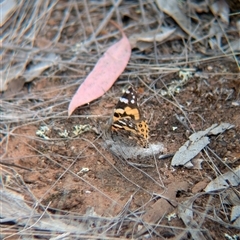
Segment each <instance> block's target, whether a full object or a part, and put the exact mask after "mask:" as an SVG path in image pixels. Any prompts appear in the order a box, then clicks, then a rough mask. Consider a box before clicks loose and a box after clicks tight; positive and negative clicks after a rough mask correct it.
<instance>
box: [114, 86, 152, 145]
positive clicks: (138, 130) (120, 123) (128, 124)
mask: <svg viewBox="0 0 240 240" xmlns="http://www.w3.org/2000/svg"><path fill="white" fill-rule="evenodd" d="M111 133H112V138H113V140H114V141H119V140H120V142H122V143H124V144H126V145H131V146H135V145H140V146H141V147H144V148H146V147H148V138H149V128H148V124H147V122H146V120H144V119H143V117H142V114H141V112H140V109H139V106H138V102H137V94H136V92H135V90H134V89H133V88H132V87H129V88H128V89H127V90H126V91H125V93H124V94H123V96H122V97H121V98H120V99H119V101H118V103H117V105H116V108H115V109H114V113H113V118H112V124H111Z"/></svg>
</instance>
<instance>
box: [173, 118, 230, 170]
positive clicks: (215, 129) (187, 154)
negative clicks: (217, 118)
mask: <svg viewBox="0 0 240 240" xmlns="http://www.w3.org/2000/svg"><path fill="white" fill-rule="evenodd" d="M233 127H234V125H232V124H230V123H221V124H213V125H212V126H211V127H209V128H207V129H206V130H204V131H198V132H196V133H193V134H192V135H191V136H190V137H189V140H188V141H187V142H185V144H184V145H183V146H181V147H180V148H179V150H178V151H177V152H176V153H175V155H174V156H173V159H172V161H171V165H172V166H184V165H185V166H186V164H187V163H188V162H189V161H191V160H192V159H193V158H194V157H195V156H197V154H198V153H200V152H201V151H202V150H203V149H204V148H205V147H206V146H207V145H208V144H209V143H210V140H209V137H208V136H210V135H217V134H220V133H223V132H224V131H226V130H227V129H231V128H233ZM187 167H189V165H187ZM190 167H192V165H190Z"/></svg>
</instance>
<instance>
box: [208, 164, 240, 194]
mask: <svg viewBox="0 0 240 240" xmlns="http://www.w3.org/2000/svg"><path fill="white" fill-rule="evenodd" d="M226 180H228V181H229V182H230V184H231V185H232V186H233V187H235V186H238V185H239V184H240V166H238V167H237V168H235V169H233V170H232V171H228V172H226V173H224V174H222V175H220V176H218V177H217V178H215V179H214V180H212V181H211V182H210V183H209V184H208V185H207V187H206V188H205V189H204V190H205V192H212V191H217V190H221V189H225V188H228V187H229V184H228V183H227V181H226Z"/></svg>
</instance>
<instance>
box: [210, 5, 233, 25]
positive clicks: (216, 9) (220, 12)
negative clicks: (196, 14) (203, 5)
mask: <svg viewBox="0 0 240 240" xmlns="http://www.w3.org/2000/svg"><path fill="white" fill-rule="evenodd" d="M210 9H211V11H212V13H213V14H214V15H215V16H219V17H220V18H221V20H222V22H224V23H226V24H228V23H229V12H230V10H229V6H228V4H227V2H226V1H225V0H218V1H215V2H213V3H212V4H211V5H210Z"/></svg>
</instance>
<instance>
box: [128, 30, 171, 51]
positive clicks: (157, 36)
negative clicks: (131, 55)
mask: <svg viewBox="0 0 240 240" xmlns="http://www.w3.org/2000/svg"><path fill="white" fill-rule="evenodd" d="M175 30H176V29H175V28H172V29H171V28H168V27H161V29H157V30H151V31H148V32H143V33H138V34H133V35H132V36H131V37H130V38H129V41H130V43H131V46H132V48H134V47H136V46H137V42H138V41H143V42H154V41H156V42H163V41H164V40H165V39H166V38H168V37H169V36H170V35H171V34H173V33H174V31H175Z"/></svg>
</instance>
